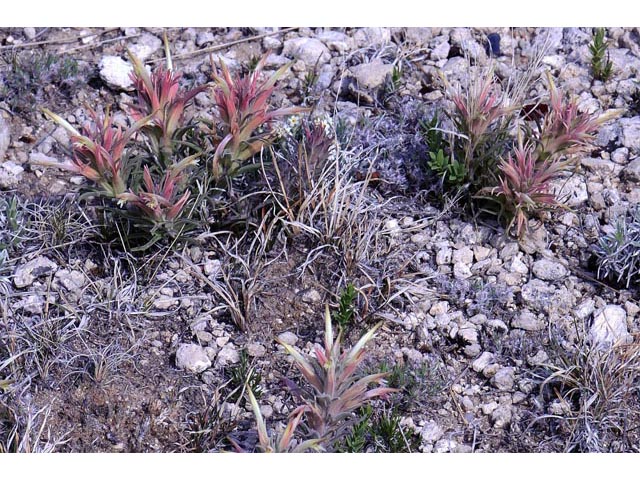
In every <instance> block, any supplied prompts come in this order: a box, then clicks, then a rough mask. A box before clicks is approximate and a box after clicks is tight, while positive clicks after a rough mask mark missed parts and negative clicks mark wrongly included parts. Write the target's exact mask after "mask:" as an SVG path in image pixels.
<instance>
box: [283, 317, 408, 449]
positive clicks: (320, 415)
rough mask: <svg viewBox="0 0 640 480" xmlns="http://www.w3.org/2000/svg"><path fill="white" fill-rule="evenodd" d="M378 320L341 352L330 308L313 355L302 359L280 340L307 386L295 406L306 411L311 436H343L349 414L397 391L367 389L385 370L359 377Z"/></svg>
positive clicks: (332, 438) (329, 439)
mask: <svg viewBox="0 0 640 480" xmlns="http://www.w3.org/2000/svg"><path fill="white" fill-rule="evenodd" d="M381 325H382V324H381V323H379V324H377V325H376V326H375V327H373V328H372V329H371V330H369V331H368V332H367V333H365V334H364V335H363V336H362V338H360V340H359V341H358V342H357V343H356V344H355V345H354V346H353V347H352V348H351V349H350V350H348V351H344V352H343V351H342V346H341V339H342V338H341V337H342V332H339V333H338V335H337V337H336V338H334V336H333V327H332V325H331V314H330V312H329V307H328V306H327V308H326V310H325V333H324V348H322V347H320V346H316V347H315V358H305V357H304V356H303V355H302V354H301V353H299V352H298V351H297V350H296V349H294V348H293V347H292V346H291V345H288V344H287V343H285V342H282V341H279V342H280V344H281V345H282V346H283V347H284V348H285V350H286V351H287V353H289V354H290V355H291V356H292V357H293V360H294V363H295V365H296V367H297V368H298V369H299V370H300V373H302V376H303V377H304V379H305V380H306V381H307V383H308V386H307V387H306V388H301V389H300V390H301V391H302V392H303V393H302V396H303V400H304V405H302V406H300V407H298V408H299V412H304V413H305V418H306V422H305V424H306V426H307V427H308V428H309V431H310V434H311V436H312V437H313V438H316V439H321V440H322V441H323V442H327V443H328V444H331V443H334V442H336V441H337V440H338V439H340V438H342V437H343V436H344V434H345V433H346V430H347V428H348V427H349V425H350V423H351V422H350V421H349V420H350V419H351V414H352V412H353V411H354V410H356V409H357V408H359V407H361V406H362V405H364V404H365V403H367V402H368V401H370V400H372V399H374V398H376V397H384V396H386V395H388V394H390V393H393V392H396V391H397V390H396V389H393V388H389V387H385V386H379V387H375V388H373V389H369V385H370V384H372V383H378V384H379V383H380V382H382V380H383V379H384V378H385V377H386V376H387V373H374V374H371V375H366V376H361V375H360V373H359V372H358V367H359V365H360V364H361V362H362V360H363V359H364V355H365V347H366V345H367V344H368V343H369V342H370V341H371V340H372V339H373V337H374V335H375V333H376V331H377V330H378V329H379V328H380V326H381Z"/></svg>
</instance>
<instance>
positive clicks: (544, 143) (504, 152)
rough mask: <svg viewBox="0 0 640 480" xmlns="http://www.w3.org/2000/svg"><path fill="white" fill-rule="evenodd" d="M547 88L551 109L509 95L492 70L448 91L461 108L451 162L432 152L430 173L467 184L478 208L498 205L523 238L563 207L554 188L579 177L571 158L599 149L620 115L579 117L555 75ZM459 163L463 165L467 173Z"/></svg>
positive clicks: (518, 89) (433, 137) (454, 117)
mask: <svg viewBox="0 0 640 480" xmlns="http://www.w3.org/2000/svg"><path fill="white" fill-rule="evenodd" d="M547 83H548V89H549V97H550V98H549V102H548V104H545V103H542V102H540V101H536V102H534V103H532V104H531V103H529V104H527V103H525V99H524V97H523V98H520V97H522V95H523V94H522V90H523V88H522V85H520V84H519V83H518V82H516V83H515V84H514V85H515V86H511V85H510V86H507V87H505V88H502V87H501V85H500V84H499V83H498V81H497V80H496V78H495V76H494V74H493V70H492V69H489V70H486V71H485V72H484V73H482V74H477V73H476V74H474V75H471V77H470V80H469V84H468V85H467V86H466V88H465V89H464V90H463V89H462V88H461V87H460V86H458V87H457V88H451V87H450V86H447V89H446V92H447V95H448V97H449V99H450V100H451V101H452V102H453V105H454V109H453V111H452V112H450V113H449V117H450V120H451V121H452V123H453V126H454V130H455V135H454V136H453V139H452V140H451V145H450V146H449V151H450V152H451V156H450V157H448V156H447V155H445V150H444V149H431V148H430V150H431V152H430V156H431V159H432V160H431V162H430V163H429V165H430V167H431V169H432V170H433V171H435V172H436V173H439V174H440V175H442V176H443V177H444V178H445V180H446V179H450V180H451V179H455V180H456V181H455V182H453V181H449V185H450V186H453V185H461V184H462V183H465V185H466V186H467V187H468V189H469V193H470V194H471V197H472V198H473V199H475V200H477V201H481V202H482V201H485V200H487V199H494V200H496V199H497V200H498V202H499V203H500V204H501V208H500V210H499V211H497V212H496V211H493V213H496V214H498V216H502V215H505V216H506V218H507V222H508V227H507V232H509V233H511V227H512V226H515V229H514V230H515V233H516V235H517V236H519V237H520V236H522V235H523V234H524V233H525V232H526V230H527V228H528V220H529V217H530V216H532V215H533V214H537V213H539V212H541V211H543V210H546V209H549V208H551V207H557V206H559V205H560V204H561V203H560V202H559V201H558V199H557V198H556V194H555V193H554V191H553V190H552V189H551V183H552V182H553V181H554V180H557V179H559V178H562V177H564V176H565V175H566V174H569V173H571V172H572V170H573V168H574V166H575V163H574V162H573V161H571V159H570V158H568V156H569V155H572V154H575V153H577V152H581V151H584V150H587V149H589V148H590V147H591V146H593V144H594V133H595V132H596V131H597V129H598V127H599V126H600V125H602V124H603V123H604V122H606V121H608V120H610V119H611V118H613V117H614V116H616V115H617V114H618V113H619V112H618V111H611V112H609V113H607V114H604V115H600V116H598V115H591V114H587V113H579V112H578V104H577V101H576V100H575V99H571V100H569V99H566V98H565V97H564V95H562V94H561V93H560V92H559V91H558V89H557V88H556V86H555V84H554V82H553V79H552V78H551V75H550V74H549V73H548V72H547ZM518 101H520V102H522V103H518ZM433 123H434V120H432V122H431V124H433ZM430 130H431V131H432V132H433V133H431V134H430V135H429V136H427V141H430V142H432V143H439V142H441V141H442V139H441V138H438V133H437V132H438V129H436V128H435V127H434V126H432V125H430ZM513 132H517V134H516V135H514V134H513ZM454 158H461V159H463V162H461V163H463V167H464V168H462V167H459V166H457V165H456V164H455V163H454V162H455V160H452V159H454ZM485 210H486V209H485ZM486 211H489V210H486Z"/></svg>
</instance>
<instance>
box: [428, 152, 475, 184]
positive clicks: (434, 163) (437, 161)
mask: <svg viewBox="0 0 640 480" xmlns="http://www.w3.org/2000/svg"><path fill="white" fill-rule="evenodd" d="M429 157H430V158H431V160H430V161H429V162H428V165H429V168H430V169H431V170H432V171H433V172H434V173H435V174H436V175H437V176H438V177H440V178H441V179H442V181H443V182H444V183H446V184H449V185H461V184H462V183H464V181H465V180H466V178H467V171H466V168H465V166H464V164H463V163H461V162H458V161H457V160H456V159H455V158H450V157H449V156H448V155H445V153H444V151H443V150H438V151H437V152H429Z"/></svg>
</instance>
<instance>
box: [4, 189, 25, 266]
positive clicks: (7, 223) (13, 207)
mask: <svg viewBox="0 0 640 480" xmlns="http://www.w3.org/2000/svg"><path fill="white" fill-rule="evenodd" d="M18 208H19V201H18V197H16V196H13V197H11V199H9V198H6V199H5V198H0V272H1V271H2V267H3V266H4V264H5V263H6V262H7V261H8V260H9V255H10V253H11V252H12V251H13V250H14V249H15V248H16V247H17V246H18V245H19V244H20V241H21V231H22V227H21V225H20V224H21V221H22V219H21V217H22V215H21V213H20V212H19V210H18Z"/></svg>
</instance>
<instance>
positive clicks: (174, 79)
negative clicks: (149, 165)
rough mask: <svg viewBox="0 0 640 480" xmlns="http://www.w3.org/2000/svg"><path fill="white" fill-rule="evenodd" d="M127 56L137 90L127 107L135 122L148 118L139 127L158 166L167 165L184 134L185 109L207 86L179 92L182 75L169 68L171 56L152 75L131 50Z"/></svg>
mask: <svg viewBox="0 0 640 480" xmlns="http://www.w3.org/2000/svg"><path fill="white" fill-rule="evenodd" d="M129 58H130V59H131V63H132V64H133V71H132V72H131V79H132V80H133V84H134V88H135V90H136V93H137V97H136V100H137V102H136V103H135V104H133V105H131V108H130V114H131V117H132V118H133V120H135V121H140V120H141V119H143V118H148V119H149V120H148V121H147V122H145V123H144V124H143V125H142V126H141V130H142V131H143V132H144V133H145V134H146V137H147V139H148V140H149V141H150V142H151V145H152V151H153V152H154V153H155V154H156V155H158V157H159V158H160V161H161V165H165V166H166V165H168V164H170V159H171V156H172V154H173V152H174V148H175V146H176V144H177V143H178V142H179V141H180V140H181V139H182V138H181V137H182V134H184V133H185V127H184V126H183V114H184V110H185V108H186V107H187V105H189V103H190V102H191V100H193V98H194V97H195V96H196V95H197V94H198V93H200V92H202V91H204V90H206V89H207V85H201V86H199V87H196V88H193V89H191V90H187V91H186V92H183V91H181V90H180V85H179V82H180V78H181V77H182V74H181V73H179V72H175V71H174V70H173V69H172V68H171V57H170V56H167V66H166V67H164V66H162V65H160V66H158V67H157V68H156V70H155V71H153V72H152V73H151V74H149V73H148V72H147V69H146V68H145V67H144V65H143V64H142V62H141V61H140V60H139V59H138V58H137V57H136V56H135V55H133V54H132V53H131V52H129Z"/></svg>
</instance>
